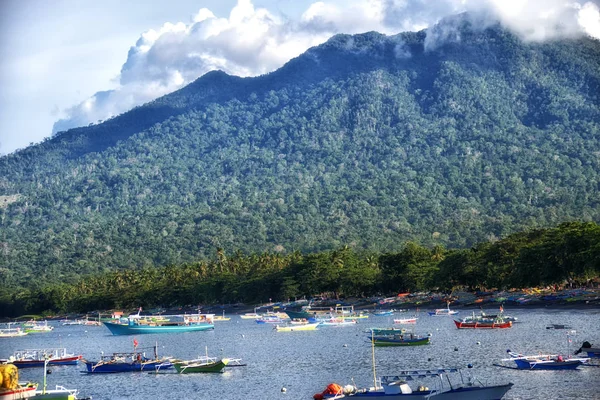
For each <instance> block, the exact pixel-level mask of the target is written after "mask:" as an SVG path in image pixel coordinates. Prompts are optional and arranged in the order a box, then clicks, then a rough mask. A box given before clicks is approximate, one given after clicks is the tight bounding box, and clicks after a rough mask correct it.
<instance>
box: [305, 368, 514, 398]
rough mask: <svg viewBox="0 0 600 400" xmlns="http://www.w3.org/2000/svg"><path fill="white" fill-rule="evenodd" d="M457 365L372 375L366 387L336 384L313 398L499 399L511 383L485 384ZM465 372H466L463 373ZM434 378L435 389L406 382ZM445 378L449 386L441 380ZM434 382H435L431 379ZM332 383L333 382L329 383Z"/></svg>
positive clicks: (511, 385) (510, 386) (509, 387)
mask: <svg viewBox="0 0 600 400" xmlns="http://www.w3.org/2000/svg"><path fill="white" fill-rule="evenodd" d="M462 371H463V370H462V369H460V368H443V369H428V370H407V371H400V372H399V373H398V374H397V375H392V376H382V377H381V378H380V379H379V381H377V379H375V387H374V388H369V389H359V388H357V387H356V386H354V385H347V386H346V387H344V388H342V387H340V386H339V385H335V387H336V389H338V390H337V393H331V392H333V390H330V388H329V387H328V389H329V390H328V389H326V391H325V392H323V393H317V394H316V395H315V396H314V398H315V399H330V400H331V399H344V398H348V399H354V398H357V399H363V398H365V399H386V400H401V399H410V400H429V399H436V400H497V399H502V397H504V395H505V394H506V393H507V392H508V391H509V390H510V389H511V388H512V387H513V384H512V383H507V384H504V385H493V386H484V385H483V384H481V383H477V382H476V380H475V379H473V378H472V377H471V376H470V375H468V374H467V373H464V372H462ZM451 375H452V376H456V375H459V376H460V383H451V381H450V376H451ZM466 375H468V376H466ZM426 378H434V379H435V380H436V381H437V382H438V383H437V384H436V388H435V389H429V388H428V387H427V386H425V385H419V386H417V387H414V388H411V387H410V385H409V384H408V382H413V381H415V380H417V379H419V380H423V379H426ZM444 379H447V381H448V384H449V385H450V387H449V388H448V387H447V385H445V384H444ZM433 384H435V382H434V383H433ZM330 386H332V385H330Z"/></svg>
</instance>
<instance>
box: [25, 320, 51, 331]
mask: <svg viewBox="0 0 600 400" xmlns="http://www.w3.org/2000/svg"><path fill="white" fill-rule="evenodd" d="M23 328H24V329H25V332H27V333H49V332H52V330H53V329H54V327H53V326H50V325H48V321H44V322H37V321H28V322H26V323H25V324H23Z"/></svg>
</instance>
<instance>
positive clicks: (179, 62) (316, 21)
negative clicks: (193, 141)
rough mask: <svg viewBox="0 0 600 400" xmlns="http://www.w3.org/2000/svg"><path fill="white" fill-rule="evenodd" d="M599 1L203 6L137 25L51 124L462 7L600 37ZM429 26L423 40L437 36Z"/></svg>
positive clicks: (80, 119) (68, 123)
mask: <svg viewBox="0 0 600 400" xmlns="http://www.w3.org/2000/svg"><path fill="white" fill-rule="evenodd" d="M599 1H600V0H594V1H585V0H571V1H565V0H436V1H435V2H434V3H433V4H434V5H435V6H433V5H432V2H430V1H426V0H348V1H345V2H341V3H340V2H336V1H334V0H330V1H319V2H314V3H312V4H311V5H310V6H309V7H308V8H307V9H306V10H305V12H304V13H303V14H302V16H301V17H300V19H299V20H297V21H294V20H290V19H289V18H286V17H285V16H282V15H276V14H274V13H272V12H271V11H269V10H267V9H265V8H256V7H254V5H253V4H252V2H251V0H238V2H237V4H236V6H235V7H234V8H233V9H232V10H231V13H230V14H229V16H228V18H221V17H217V16H215V15H214V14H213V12H212V11H210V10H208V9H206V8H203V9H201V10H200V11H198V13H197V14H196V15H194V16H193V17H192V18H191V20H190V21H189V22H188V23H184V22H178V23H165V24H164V25H163V26H162V27H161V28H160V29H159V30H154V29H150V30H148V31H146V32H144V33H143V34H142V35H141V36H140V38H139V39H138V41H137V42H136V43H135V45H134V46H132V47H131V48H130V50H129V53H128V55H127V60H126V62H125V63H124V64H123V66H122V68H121V72H120V75H119V78H118V82H119V85H118V87H117V88H116V89H114V90H110V91H103V92H98V93H96V94H94V95H93V96H91V97H90V98H89V99H87V100H85V101H84V102H82V103H80V104H78V105H75V106H73V107H71V108H70V109H67V110H65V111H64V114H65V115H66V117H65V118H64V119H61V120H59V121H57V122H56V123H55V124H54V128H53V131H54V132H58V131H62V130H66V129H69V128H73V127H76V126H82V125H87V124H89V123H95V122H97V121H99V120H104V119H106V118H109V117H111V116H115V115H118V114H120V113H122V112H124V111H127V110H128V109H130V108H132V107H135V106H137V105H140V104H143V103H145V102H148V101H151V100H153V99H155V98H157V97H159V96H162V95H164V94H166V93H169V92H172V91H174V90H176V89H179V88H181V87H182V86H184V85H186V84H188V83H190V82H191V81H193V80H194V79H196V78H198V77H199V76H201V75H203V74H205V73H206V72H208V71H211V70H215V69H220V70H223V71H225V72H227V73H229V74H233V75H239V76H255V75H260V74H264V73H267V72H270V71H273V70H275V69H277V68H279V67H280V66H282V65H283V64H284V63H285V62H287V61H288V60H290V59H291V58H293V57H296V56H298V55H300V54H301V53H303V52H304V51H306V50H307V49H308V48H309V47H311V46H315V45H318V44H320V43H323V42H324V41H326V40H327V39H328V38H329V37H331V36H332V35H334V34H336V33H350V34H352V33H360V32H365V31H371V30H375V31H379V32H382V33H386V34H394V33H398V32H401V31H414V30H420V29H424V28H426V27H428V26H431V25H432V24H434V23H436V22H438V21H439V20H440V19H441V18H443V17H445V16H448V15H452V14H456V13H460V12H464V11H471V12H473V13H476V14H477V15H479V16H484V17H485V19H489V20H500V21H501V22H502V23H503V24H504V25H505V26H507V27H509V28H510V29H512V30H513V31H514V32H515V33H517V34H519V35H520V36H521V37H523V39H525V40H534V41H542V40H547V39H555V38H559V37H573V36H576V35H581V34H587V35H590V36H593V37H596V38H600V12H599V6H598V2H599ZM339 4H343V6H340V5H339ZM478 21H479V22H482V21H484V19H482V17H480V18H479V19H478ZM437 34H438V36H435V37H434V36H431V37H430V38H429V43H430V44H431V43H432V42H433V41H434V40H443V38H444V35H439V32H437Z"/></svg>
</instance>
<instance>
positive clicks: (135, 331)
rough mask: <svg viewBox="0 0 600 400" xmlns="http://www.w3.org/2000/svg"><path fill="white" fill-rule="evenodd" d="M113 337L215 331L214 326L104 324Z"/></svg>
mask: <svg viewBox="0 0 600 400" xmlns="http://www.w3.org/2000/svg"><path fill="white" fill-rule="evenodd" d="M103 324H104V325H105V326H106V327H107V328H108V330H110V332H111V333H112V334H113V335H116V336H118V335H142V334H148V333H177V332H198V331H206V330H209V329H214V328H215V326H214V325H213V324H190V325H163V326H160V325H159V326H152V325H125V324H117V323H114V322H103Z"/></svg>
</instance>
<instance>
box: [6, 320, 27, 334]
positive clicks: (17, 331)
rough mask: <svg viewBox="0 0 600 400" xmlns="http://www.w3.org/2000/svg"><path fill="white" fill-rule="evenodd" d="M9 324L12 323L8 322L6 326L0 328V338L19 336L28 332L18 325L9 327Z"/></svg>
mask: <svg viewBox="0 0 600 400" xmlns="http://www.w3.org/2000/svg"><path fill="white" fill-rule="evenodd" d="M11 325H12V324H11V323H10V322H9V323H8V327H7V328H0V338H3V337H19V336H25V335H27V334H28V333H27V332H25V331H24V330H23V329H21V328H20V327H17V328H11V327H10V326H11Z"/></svg>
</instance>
